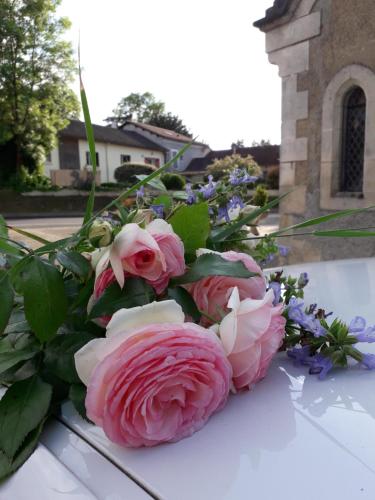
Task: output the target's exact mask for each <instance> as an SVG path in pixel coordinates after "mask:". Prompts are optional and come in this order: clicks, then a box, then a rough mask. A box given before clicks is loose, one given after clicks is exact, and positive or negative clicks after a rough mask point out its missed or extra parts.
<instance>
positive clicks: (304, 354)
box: [287, 345, 311, 365]
mask: <svg viewBox="0 0 375 500" xmlns="http://www.w3.org/2000/svg"><path fill="white" fill-rule="evenodd" d="M287 355H288V356H289V357H290V358H292V359H294V363H295V364H296V365H309V364H310V362H311V356H310V346H308V345H305V346H303V347H293V349H289V350H288V351H287Z"/></svg>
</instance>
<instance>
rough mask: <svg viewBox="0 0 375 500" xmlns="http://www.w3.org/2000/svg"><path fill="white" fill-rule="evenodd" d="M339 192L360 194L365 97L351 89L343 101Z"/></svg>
mask: <svg viewBox="0 0 375 500" xmlns="http://www.w3.org/2000/svg"><path fill="white" fill-rule="evenodd" d="M343 106H344V107H343V127H342V134H343V135H342V156H341V179H340V191H341V192H349V193H353V192H354V193H362V191H363V166H364V156H365V132H366V96H365V93H364V91H363V90H362V89H361V87H357V86H356V87H352V88H351V89H350V90H349V91H348V92H347V94H346V96H345V98H344V100H343Z"/></svg>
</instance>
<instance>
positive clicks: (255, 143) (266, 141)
mask: <svg viewBox="0 0 375 500" xmlns="http://www.w3.org/2000/svg"><path fill="white" fill-rule="evenodd" d="M251 146H252V147H253V148H254V147H257V146H271V141H270V140H269V139H261V140H260V141H259V142H258V141H253V142H252V143H251Z"/></svg>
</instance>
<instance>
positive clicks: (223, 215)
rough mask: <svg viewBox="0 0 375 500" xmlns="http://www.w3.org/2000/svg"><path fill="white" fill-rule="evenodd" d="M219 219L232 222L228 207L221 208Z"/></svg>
mask: <svg viewBox="0 0 375 500" xmlns="http://www.w3.org/2000/svg"><path fill="white" fill-rule="evenodd" d="M217 218H218V219H219V220H221V219H225V222H228V223H229V222H230V218H229V214H228V210H227V207H219V210H218V213H217Z"/></svg>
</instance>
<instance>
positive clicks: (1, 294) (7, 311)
mask: <svg viewBox="0 0 375 500" xmlns="http://www.w3.org/2000/svg"><path fill="white" fill-rule="evenodd" d="M13 301H14V292H13V288H12V285H11V283H10V279H9V274H8V272H7V271H5V270H4V269H0V334H1V333H3V331H4V330H5V327H6V326H7V324H8V321H9V318H10V315H11V313H12V308H13Z"/></svg>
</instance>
